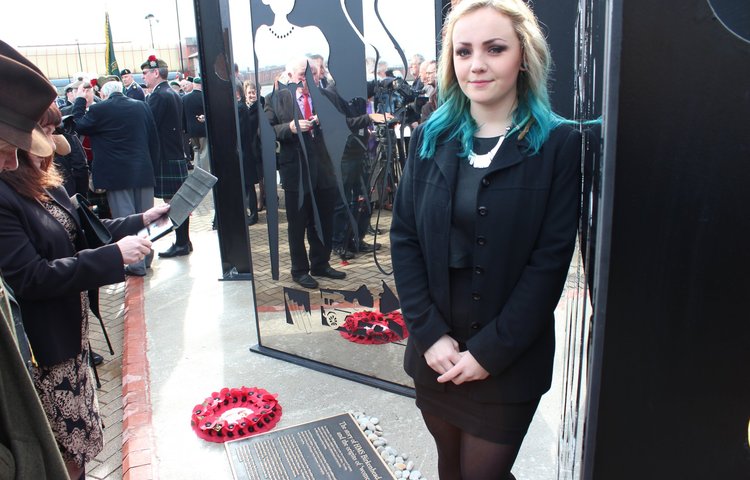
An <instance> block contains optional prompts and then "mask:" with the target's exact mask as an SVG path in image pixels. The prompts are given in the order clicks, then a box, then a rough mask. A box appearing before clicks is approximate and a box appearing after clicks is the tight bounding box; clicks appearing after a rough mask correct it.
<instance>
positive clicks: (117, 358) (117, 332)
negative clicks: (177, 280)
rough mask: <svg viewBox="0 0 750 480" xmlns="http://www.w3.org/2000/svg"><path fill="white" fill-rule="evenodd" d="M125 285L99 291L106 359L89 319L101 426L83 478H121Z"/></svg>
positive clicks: (99, 331) (101, 341) (94, 324)
mask: <svg viewBox="0 0 750 480" xmlns="http://www.w3.org/2000/svg"><path fill="white" fill-rule="evenodd" d="M124 300H125V283H118V284H116V285H109V286H107V287H102V288H100V289H99V303H100V305H99V308H100V311H101V314H102V319H103V320H104V324H105V326H106V328H107V334H108V335H109V339H110V341H111V342H112V347H113V349H114V351H115V354H114V355H110V354H109V351H108V349H107V344H106V342H105V340H104V334H103V333H102V329H101V326H100V325H99V322H98V320H97V319H96V318H95V317H94V316H93V315H91V320H92V321H91V327H90V340H91V347H92V348H93V349H94V351H96V352H98V353H99V354H101V355H102V356H103V357H104V363H102V364H101V365H100V366H99V367H97V371H98V373H99V380H100V381H101V383H102V387H101V388H100V389H98V391H97V395H98V397H99V410H100V412H101V415H102V421H103V422H104V449H103V450H102V451H101V452H100V453H99V455H97V457H96V458H95V459H93V460H91V461H90V462H89V463H88V464H87V465H86V478H88V479H96V480H101V479H107V480H115V479H121V478H122V414H123V408H122V347H123V331H124V319H125V308H124Z"/></svg>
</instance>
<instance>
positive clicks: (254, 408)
mask: <svg viewBox="0 0 750 480" xmlns="http://www.w3.org/2000/svg"><path fill="white" fill-rule="evenodd" d="M276 396H277V395H276V394H271V393H268V392H267V391H266V390H264V389H262V388H257V387H252V388H247V387H241V388H222V389H221V391H220V392H213V393H212V394H211V396H210V397H206V399H205V400H204V401H203V403H201V404H200V405H196V406H195V408H193V415H192V417H191V419H190V426H191V427H192V428H193V430H194V431H195V433H196V434H197V435H198V436H199V437H201V438H202V439H204V440H208V441H209V442H217V443H222V442H226V441H228V440H237V439H238V438H244V437H249V436H251V435H257V434H258V433H265V432H267V431H269V430H271V429H272V428H273V427H275V426H276V424H277V423H278V422H279V420H280V419H281V405H279V402H278V401H277V400H276Z"/></svg>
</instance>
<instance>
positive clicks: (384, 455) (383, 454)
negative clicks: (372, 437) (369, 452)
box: [380, 450, 396, 460]
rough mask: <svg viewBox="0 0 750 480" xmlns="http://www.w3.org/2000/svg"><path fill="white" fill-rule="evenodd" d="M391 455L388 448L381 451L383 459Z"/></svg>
mask: <svg viewBox="0 0 750 480" xmlns="http://www.w3.org/2000/svg"><path fill="white" fill-rule="evenodd" d="M389 455H390V454H389V453H388V450H383V451H382V452H380V457H381V458H382V459H383V460H388V456H389ZM393 458H394V459H395V458H396V457H393Z"/></svg>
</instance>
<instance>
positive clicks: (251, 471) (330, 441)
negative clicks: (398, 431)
mask: <svg viewBox="0 0 750 480" xmlns="http://www.w3.org/2000/svg"><path fill="white" fill-rule="evenodd" d="M224 446H225V448H226V449H227V455H228V456H229V462H230V465H231V467H232V474H233V475H234V478H235V479H236V480H295V479H301V480H317V479H336V480H354V479H357V480H382V479H387V480H391V479H393V478H394V477H393V475H392V473H391V471H390V470H389V469H388V466H387V465H386V464H385V463H384V462H383V459H382V458H381V457H380V455H379V454H378V452H377V450H375V448H374V447H373V446H372V444H371V443H370V442H369V441H368V440H367V438H365V436H364V434H363V433H362V430H360V429H359V426H358V425H357V421H356V420H355V419H354V417H352V416H351V415H349V414H341V415H336V416H333V417H328V418H324V419H321V420H316V421H313V422H309V423H304V424H301V425H296V426H293V427H287V428H282V429H279V430H274V431H272V432H268V433H264V434H262V435H257V436H253V437H248V438H243V439H240V440H234V441H231V442H226V443H225V444H224Z"/></svg>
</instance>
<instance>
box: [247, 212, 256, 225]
mask: <svg viewBox="0 0 750 480" xmlns="http://www.w3.org/2000/svg"><path fill="white" fill-rule="evenodd" d="M256 223H258V215H257V214H255V215H248V216H247V225H248V226H250V225H255V224H256Z"/></svg>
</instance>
